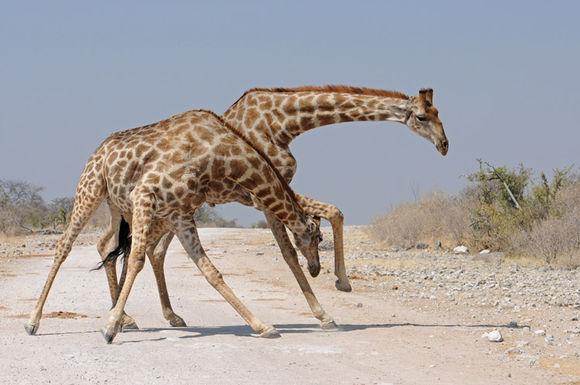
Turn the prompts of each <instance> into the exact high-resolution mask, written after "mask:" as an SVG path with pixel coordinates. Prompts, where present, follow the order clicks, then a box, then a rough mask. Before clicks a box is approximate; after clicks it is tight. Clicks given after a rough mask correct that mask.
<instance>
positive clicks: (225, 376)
mask: <svg viewBox="0 0 580 385" xmlns="http://www.w3.org/2000/svg"><path fill="white" fill-rule="evenodd" d="M200 236H201V238H202V242H203V243H204V245H205V247H206V249H207V250H208V255H209V256H210V258H211V259H212V260H213V261H214V263H215V264H216V265H217V266H218V268H219V269H220V270H221V272H222V273H223V274H224V277H225V279H226V282H228V284H230V286H231V287H232V288H233V289H234V291H235V292H236V293H237V294H238V295H239V296H240V297H241V298H242V300H243V301H244V302H245V303H246V304H247V305H248V306H249V307H250V309H251V310H252V311H253V312H254V313H255V314H256V315H257V316H258V317H259V318H261V319H262V320H263V321H264V322H268V323H272V324H274V325H275V326H276V327H277V328H278V330H279V331H280V332H281V334H282V337H281V338H278V339H260V338H256V337H254V336H252V334H251V329H250V328H249V327H248V326H246V325H245V324H244V322H243V321H242V319H241V318H240V317H238V315H237V314H236V313H235V312H234V311H233V309H232V308H231V307H230V306H229V305H228V304H227V303H225V301H224V300H223V299H222V298H221V297H220V296H219V294H218V293H217V292H215V291H214V290H213V289H212V288H211V286H210V285H209V284H208V283H207V282H206V281H205V279H204V278H203V277H202V276H201V275H200V274H199V272H198V271H197V269H196V268H195V266H194V265H193V263H192V262H191V261H190V260H189V259H188V258H187V256H186V255H185V252H184V251H183V250H182V248H181V246H180V245H179V244H178V243H176V242H174V243H173V244H172V246H171V248H170V252H169V254H168V257H167V262H166V275H167V277H168V285H169V291H170V295H171V297H172V301H173V307H174V309H175V310H176V312H177V314H179V315H180V316H182V317H183V318H184V319H185V320H186V322H187V324H188V325H189V326H188V327H187V328H171V327H170V326H169V325H168V323H167V322H166V321H165V320H164V319H163V317H162V315H161V311H160V306H159V300H158V298H157V291H156V287H155V283H154V277H153V274H152V271H151V269H150V267H149V265H148V263H147V264H146V267H145V269H144V270H143V272H142V273H141V274H140V275H139V277H138V279H137V282H136V284H135V286H134V289H133V292H132V295H131V297H130V298H129V302H128V305H127V312H128V313H129V314H130V315H132V316H133V317H134V318H135V319H136V321H137V323H138V324H139V326H140V327H141V330H139V331H130V332H124V333H122V334H119V335H118V336H117V338H116V340H115V342H114V343H113V344H112V345H107V344H105V341H104V340H103V337H102V336H101V334H100V333H99V329H100V328H101V327H102V326H103V325H104V324H105V320H106V318H107V313H108V309H109V307H110V300H109V295H108V289H107V284H106V279H105V275H104V272H102V271H97V272H90V271H89V269H91V268H92V267H94V266H95V264H96V262H97V261H98V260H99V257H98V254H97V252H96V248H95V247H94V246H81V247H75V248H74V249H73V251H72V253H71V255H70V257H69V258H68V260H67V261H66V263H65V264H64V265H63V268H62V269H61V272H60V274H59V276H58V277H57V279H56V282H55V284H54V286H53V289H52V292H51V295H50V296H49V298H48V302H47V305H46V308H45V315H48V316H50V318H49V317H46V316H45V317H44V318H43V320H42V322H41V325H40V329H39V332H38V335H37V336H33V337H31V336H28V335H26V333H25V332H24V329H23V324H24V322H25V321H26V319H27V317H28V313H29V311H30V310H31V309H32V307H33V305H34V302H35V300H36V297H37V296H38V294H39V293H40V290H41V287H42V285H43V283H44V280H45V277H46V274H47V273H48V270H49V267H50V265H51V263H52V257H50V256H44V257H42V256H41V257H38V256H37V257H22V258H18V259H14V260H12V261H10V263H7V264H5V265H3V266H1V270H0V293H1V294H0V295H1V298H0V366H1V370H0V384H49V383H50V384H80V383H95V384H129V383H134V384H284V385H290V384H396V385H404V384H462V385H467V384H486V385H489V384H539V385H546V384H579V383H580V382H578V381H580V377H579V376H576V375H574V372H573V371H572V374H566V373H562V371H558V370H553V369H551V368H547V367H546V366H545V365H544V366H542V365H536V366H533V367H531V366H529V365H528V364H527V363H526V362H525V361H516V360H512V359H510V357H509V355H506V353H505V350H506V345H503V346H501V345H502V344H494V343H490V342H488V341H486V340H484V339H482V337H481V336H482V333H484V332H486V331H489V330H491V329H495V328H497V329H498V330H500V331H501V332H502V334H504V336H505V338H506V340H511V341H515V340H517V339H519V338H521V337H520V334H521V333H524V332H523V331H522V330H519V329H517V328H516V329H513V328H512V329H510V328H508V327H507V326H506V324H507V322H509V318H506V319H505V320H503V321H502V322H498V321H497V318H496V319H494V320H493V321H494V322H493V321H489V322H487V321H486V320H485V319H483V320H482V319H478V320H477V321H468V320H467V321H466V320H465V319H464V318H463V317H461V316H460V315H458V314H454V313H453V312H425V311H419V310H417V309H411V308H409V307H408V306H405V305H404V304H402V303H400V302H398V301H396V300H393V299H392V298H389V297H385V296H384V295H382V294H380V293H378V292H377V293H374V292H372V291H368V290H367V291H365V290H358V289H359V287H358V286H357V281H353V287H354V292H353V293H342V292H338V291H336V290H334V287H333V284H334V276H333V275H332V274H330V273H329V272H328V269H330V270H331V269H332V267H331V266H330V260H324V263H323V265H324V269H323V270H324V274H321V275H320V276H319V277H318V278H316V279H310V282H311V284H312V286H313V288H314V291H315V293H316V294H317V296H318V298H319V300H320V302H321V303H322V305H323V307H324V308H325V309H326V310H327V311H328V312H329V313H330V314H331V315H332V316H333V317H334V318H335V320H336V322H337V324H339V325H340V330H339V331H334V332H326V331H322V330H320V328H319V327H318V322H317V320H315V319H314V318H313V317H311V316H310V313H309V309H308V306H307V304H306V301H305V300H304V298H303V297H302V294H301V292H300V290H299V288H298V285H297V284H296V283H295V281H294V279H293V277H292V275H291V273H290V271H289V269H288V267H287V266H286V264H285V263H284V261H283V259H282V258H281V256H280V254H279V251H278V250H277V249H276V247H275V246H274V245H273V239H272V237H271V235H269V233H268V231H266V230H249V229H248V230H244V229H201V231H200ZM59 312H69V313H59Z"/></svg>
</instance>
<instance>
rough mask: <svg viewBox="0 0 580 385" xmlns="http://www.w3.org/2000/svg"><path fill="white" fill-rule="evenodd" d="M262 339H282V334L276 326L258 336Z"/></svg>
mask: <svg viewBox="0 0 580 385" xmlns="http://www.w3.org/2000/svg"><path fill="white" fill-rule="evenodd" d="M258 336H259V337H260V338H280V337H281V336H280V333H279V332H278V330H276V328H275V327H274V326H271V325H270V326H268V327H266V329H265V330H264V331H263V332H261V333H260V334H259V335H258Z"/></svg>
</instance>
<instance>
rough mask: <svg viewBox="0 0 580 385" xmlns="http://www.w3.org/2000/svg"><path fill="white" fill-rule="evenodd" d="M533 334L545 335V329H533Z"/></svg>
mask: <svg viewBox="0 0 580 385" xmlns="http://www.w3.org/2000/svg"><path fill="white" fill-rule="evenodd" d="M534 334H535V335H537V336H545V335H546V331H545V330H542V329H539V330H535V331H534Z"/></svg>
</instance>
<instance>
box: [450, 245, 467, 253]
mask: <svg viewBox="0 0 580 385" xmlns="http://www.w3.org/2000/svg"><path fill="white" fill-rule="evenodd" d="M468 251H469V249H468V248H467V246H463V245H461V246H457V247H455V248H454V249H453V253H454V254H467V252H468Z"/></svg>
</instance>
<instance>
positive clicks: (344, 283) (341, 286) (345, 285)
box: [334, 279, 352, 293]
mask: <svg viewBox="0 0 580 385" xmlns="http://www.w3.org/2000/svg"><path fill="white" fill-rule="evenodd" d="M334 286H335V287H336V289H337V290H340V291H344V292H346V293H350V292H351V291H352V286H350V283H349V282H348V279H343V280H340V279H337V280H336V282H335V283H334Z"/></svg>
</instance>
